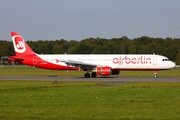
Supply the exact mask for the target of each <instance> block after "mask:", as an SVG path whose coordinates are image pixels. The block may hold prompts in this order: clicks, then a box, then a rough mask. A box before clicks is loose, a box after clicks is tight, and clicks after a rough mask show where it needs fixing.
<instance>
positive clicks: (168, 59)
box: [162, 59, 170, 61]
mask: <svg viewBox="0 0 180 120" xmlns="http://www.w3.org/2000/svg"><path fill="white" fill-rule="evenodd" d="M162 61H170V60H169V59H162Z"/></svg>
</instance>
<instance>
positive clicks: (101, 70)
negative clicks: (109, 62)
mask: <svg viewBox="0 0 180 120" xmlns="http://www.w3.org/2000/svg"><path fill="white" fill-rule="evenodd" d="M96 73H97V74H98V75H102V76H109V75H110V74H111V73H112V69H111V67H108V66H104V67H97V68H96Z"/></svg>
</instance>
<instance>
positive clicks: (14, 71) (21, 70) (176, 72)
mask: <svg viewBox="0 0 180 120" xmlns="http://www.w3.org/2000/svg"><path fill="white" fill-rule="evenodd" d="M84 73H85V71H76V70H71V71H62V70H46V69H39V68H33V67H28V66H21V67H19V66H18V67H16V66H14V67H13V66H11V67H0V75H15V76H19V75H22V76H25V75H34V76H37V75H40V76H84ZM157 73H158V76H180V68H174V69H171V70H165V71H157ZM153 74H154V73H153V71H120V74H119V76H153Z"/></svg>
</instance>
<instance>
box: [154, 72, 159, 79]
mask: <svg viewBox="0 0 180 120" xmlns="http://www.w3.org/2000/svg"><path fill="white" fill-rule="evenodd" d="M157 77H158V75H157V72H156V70H154V78H157Z"/></svg>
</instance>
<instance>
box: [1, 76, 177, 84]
mask: <svg viewBox="0 0 180 120" xmlns="http://www.w3.org/2000/svg"><path fill="white" fill-rule="evenodd" d="M0 80H31V81H97V82H121V83H126V82H180V77H162V76H159V77H158V78H153V77H129V76H128V77H126V76H111V77H96V78H84V77H82V76H0Z"/></svg>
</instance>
